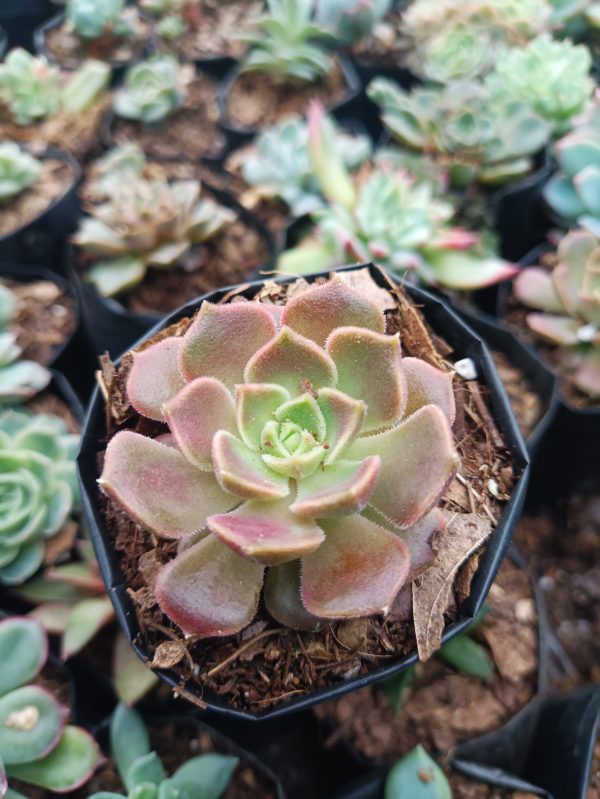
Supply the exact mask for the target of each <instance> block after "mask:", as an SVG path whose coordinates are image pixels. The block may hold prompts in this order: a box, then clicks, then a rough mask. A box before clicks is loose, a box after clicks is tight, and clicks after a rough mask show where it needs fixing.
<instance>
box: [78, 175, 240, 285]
mask: <svg viewBox="0 0 600 799" xmlns="http://www.w3.org/2000/svg"><path fill="white" fill-rule="evenodd" d="M127 177H128V179H127V180H125V181H123V182H122V184H121V185H120V186H118V187H116V188H115V191H114V192H113V193H112V194H111V196H110V197H109V198H108V200H107V201H106V202H104V203H102V204H100V205H94V206H91V207H90V209H89V211H90V216H88V217H86V218H84V219H83V221H82V222H81V224H80V226H79V230H78V231H77V233H76V234H75V236H74V237H73V242H74V243H75V244H76V245H77V246H78V247H81V249H82V250H83V251H84V252H85V253H86V254H88V255H90V256H92V257H98V258H99V259H100V260H96V261H95V262H94V263H93V264H92V266H90V268H89V269H88V270H87V273H86V274H87V279H88V280H89V281H90V282H91V283H93V284H94V285H95V286H96V288H97V289H98V291H99V292H100V293H101V294H104V295H105V296H109V297H112V296H114V295H116V294H119V293H121V292H123V291H126V290H127V289H129V288H132V287H133V286H135V285H137V284H138V283H140V282H141V281H142V280H143V279H144V276H145V274H146V271H147V269H148V268H149V267H155V268H157V269H168V268H169V267H175V266H176V265H177V264H178V263H181V260H182V259H183V258H184V257H185V255H186V254H187V252H188V251H189V250H190V248H191V247H192V246H193V245H195V244H200V243H201V242H203V241H207V240H208V239H210V238H212V237H213V236H216V235H217V234H218V233H220V232H221V230H222V229H223V227H224V226H225V225H227V224H228V223H230V222H232V221H233V220H234V219H235V218H236V215H235V213H234V212H233V211H231V210H230V209H229V208H225V207H223V206H221V205H218V204H217V203H215V202H213V201H212V200H211V199H208V198H205V199H200V191H201V186H200V183H199V182H198V181H196V180H181V181H175V182H173V183H167V182H166V181H165V180H162V179H155V180H144V179H143V178H139V179H137V180H136V179H135V178H134V177H133V176H132V175H128V176H127Z"/></svg>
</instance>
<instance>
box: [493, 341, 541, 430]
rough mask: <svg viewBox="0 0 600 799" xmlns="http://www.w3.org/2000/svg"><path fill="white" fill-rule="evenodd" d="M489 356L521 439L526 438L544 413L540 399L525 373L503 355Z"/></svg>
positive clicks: (500, 353)
mask: <svg viewBox="0 0 600 799" xmlns="http://www.w3.org/2000/svg"><path fill="white" fill-rule="evenodd" d="M491 355H492V358H493V359H494V363H495V365H496V369H497V370H498V374H499V375H500V379H501V380H502V384H503V385H504V388H505V389H506V393H507V394H508V398H509V400H510V404H511V407H512V409H513V411H514V414H515V417H516V419H517V423H518V425H519V429H520V431H521V433H522V434H523V438H528V437H529V436H530V435H531V433H532V432H533V429H534V428H535V426H536V424H537V423H538V422H539V420H540V418H541V416H542V414H543V412H544V407H543V405H542V399H541V397H540V395H539V394H536V392H535V391H534V390H533V389H532V387H531V383H530V382H529V380H528V379H527V376H526V374H525V372H524V371H523V370H522V369H519V367H518V366H514V365H513V364H512V363H511V362H510V360H509V359H508V358H507V357H506V355H504V353H502V352H497V351H495V350H492V351H491Z"/></svg>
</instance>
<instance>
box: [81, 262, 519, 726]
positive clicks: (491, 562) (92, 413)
mask: <svg viewBox="0 0 600 799" xmlns="http://www.w3.org/2000/svg"><path fill="white" fill-rule="evenodd" d="M359 268H363V267H361V266H353V267H346V268H345V270H344V271H354V270H356V269H359ZM369 269H370V271H371V274H372V277H373V279H374V280H375V281H376V282H377V283H378V284H379V285H381V286H386V285H389V284H388V283H387V279H386V277H385V275H384V273H383V272H382V271H381V270H379V269H377V268H375V267H374V266H373V265H369ZM328 274H329V273H320V274H314V275H311V276H309V277H308V278H307V279H308V280H309V281H313V280H315V279H316V278H318V277H325V276H327V275H328ZM292 280H294V278H293V277H292V278H279V279H278V280H277V282H281V283H289V282H291V281H292ZM261 286H262V282H255V283H253V284H250V285H245V286H244V290H243V291H242V293H241V294H242V296H246V297H249V298H251V297H253V296H254V295H255V294H256V293H257V291H258V290H259V289H260V288H261ZM231 288H232V287H226V288H223V289H219V290H217V291H215V292H213V293H212V294H209V295H206V296H205V297H203V298H199V299H198V300H195V301H194V302H192V303H189V304H188V305H185V306H183V307H182V308H180V309H179V310H178V311H176V312H175V313H173V314H171V316H169V317H168V318H166V319H164V320H163V321H162V322H160V323H159V324H158V325H157V326H156V327H155V328H154V329H153V330H152V331H151V335H155V334H156V333H158V332H159V331H160V330H162V329H163V328H165V327H166V326H168V325H170V324H173V323H174V322H176V321H178V320H179V319H182V318H186V317H190V316H192V315H193V313H194V312H195V311H196V310H197V309H198V307H199V306H200V304H201V302H202V300H204V299H209V300H211V301H212V302H218V301H219V300H221V299H222V298H223V297H226V296H227V295H228V293H229V292H230V291H231ZM406 288H407V292H408V293H409V296H410V297H411V298H412V299H413V300H415V301H416V302H417V303H418V305H419V307H420V308H421V310H422V312H423V314H424V316H425V318H426V319H427V321H428V322H429V324H430V325H431V326H432V328H433V330H434V331H436V330H437V331H439V332H442V331H443V336H444V339H445V340H446V341H447V342H448V343H449V344H450V346H451V347H453V350H454V355H453V357H455V358H457V359H458V358H465V357H469V358H471V359H473V361H474V363H475V364H476V368H477V371H478V374H479V375H480V380H481V382H482V383H484V384H486V385H487V386H488V387H489V390H490V395H491V402H492V408H493V413H494V417H495V419H496V420H497V424H498V426H499V429H500V430H501V432H502V434H503V435H504V438H505V441H506V444H507V447H508V448H509V450H510V452H511V454H512V457H513V463H514V467H515V471H516V474H517V475H519V477H518V479H517V482H516V484H515V488H514V491H513V494H512V497H511V499H510V500H509V502H508V503H507V506H506V508H505V510H504V513H503V514H502V516H501V518H500V520H499V522H498V524H497V526H496V529H495V530H494V532H493V534H492V536H491V537H490V539H489V541H488V544H487V547H486V548H485V551H484V553H483V554H482V556H481V560H480V564H479V568H478V570H477V573H476V574H475V577H474V579H473V583H472V586H471V595H470V597H469V598H468V599H467V600H466V601H465V602H464V604H463V605H462V606H461V607H460V608H459V612H458V617H457V620H456V621H455V622H454V623H452V624H451V625H450V626H448V627H447V628H446V630H445V632H444V636H443V641H447V640H449V639H450V638H452V637H453V636H455V635H457V634H458V633H459V632H462V631H463V630H464V629H466V627H468V626H469V624H470V623H471V622H472V621H473V619H474V617H475V616H476V615H477V613H478V611H479V610H480V609H481V606H482V605H483V602H484V600H485V597H486V595H487V592H488V591H489V588H490V586H491V584H492V582H493V580H494V577H495V575H496V572H497V570H498V568H499V566H500V563H501V561H502V558H503V557H504V554H505V551H506V548H507V547H508V544H509V542H510V538H511V535H512V531H513V528H514V526H515V524H516V522H517V520H518V518H519V515H520V512H521V508H522V504H523V500H524V497H525V491H526V485H527V478H528V465H529V464H528V458H527V453H526V450H525V445H524V443H523V440H522V438H521V435H520V433H519V430H518V428H517V425H516V422H515V420H514V417H513V416H512V412H511V410H510V406H509V403H508V399H507V397H506V395H505V393H504V389H503V388H502V385H501V383H500V380H499V378H498V375H497V373H496V370H495V367H494V365H493V361H492V359H491V356H490V355H489V352H488V351H487V348H486V346H485V344H484V343H483V341H482V340H481V339H480V338H479V337H478V336H477V335H476V334H475V333H474V332H473V331H471V330H470V328H468V327H467V326H466V325H465V323H464V322H463V321H462V320H461V319H460V318H459V317H458V316H457V314H456V313H455V312H454V311H452V310H451V309H450V308H449V307H448V306H447V305H446V304H445V303H443V302H442V301H441V300H439V299H437V298H435V297H433V296H432V295H430V294H428V293H427V292H425V291H422V290H421V289H417V288H414V287H411V286H407V287H406ZM105 436H106V419H105V411H104V402H103V398H102V396H101V395H100V393H99V391H98V390H96V391H95V393H94V396H93V398H92V401H91V403H90V406H89V409H88V416H87V419H86V424H85V430H84V435H83V438H82V446H81V450H80V453H79V457H78V468H79V478H80V482H81V486H82V496H83V503H84V509H85V514H86V518H87V521H88V525H89V529H90V534H91V538H92V541H93V543H94V548H95V551H96V556H97V558H98V562H99V564H100V569H101V571H102V575H103V578H104V581H105V583H106V586H107V590H108V593H109V595H110V597H111V599H112V601H113V604H114V606H115V611H116V614H117V618H118V619H119V622H120V623H121V625H122V627H123V629H124V631H125V633H126V635H127V636H128V638H129V639H130V641H131V642H132V646H133V647H134V649H135V650H136V652H137V653H138V655H139V656H140V657H141V658H142V659H144V660H146V661H148V659H149V658H148V652H147V649H146V647H145V645H144V642H143V634H142V633H141V630H140V627H139V624H138V622H137V619H136V614H135V609H134V606H133V603H132V600H131V597H130V596H129V594H128V590H127V585H126V583H125V580H124V578H123V575H122V572H121V570H120V567H119V566H118V563H117V559H116V557H115V554H114V551H113V547H112V543H111V541H110V539H109V535H108V532H107V530H106V527H105V524H104V521H103V519H102V516H101V513H100V509H99V505H98V487H97V483H96V478H97V475H98V472H97V457H98V454H99V453H100V452H102V451H103V449H104V446H105V444H104V441H105ZM416 660H417V654H416V652H415V653H413V654H412V655H410V656H407V657H404V658H401V659H400V660H399V661H397V662H396V663H394V664H392V665H388V666H383V667H381V668H378V669H374V670H373V671H372V672H371V673H369V674H367V675H363V676H361V677H357V678H355V679H352V680H348V681H347V682H345V683H342V684H339V685H335V686H333V687H330V688H327V689H323V690H320V691H317V692H315V693H313V694H309V695H307V696H302V697H299V698H296V699H292V700H290V701H289V702H287V703H285V704H280V705H278V706H275V707H273V708H271V709H270V710H267V711H265V712H264V713H262V714H260V715H259V714H254V713H250V712H246V711H242V710H234V709H232V708H231V707H229V706H228V705H226V704H225V702H224V701H223V699H222V698H220V697H219V696H216V695H214V694H213V693H211V692H210V691H208V690H206V691H201V689H200V688H199V687H198V686H197V685H194V684H191V683H190V684H188V685H187V686H186V688H187V690H188V691H189V692H190V693H191V694H194V695H196V696H198V697H199V698H201V699H202V701H204V702H206V703H207V705H208V707H209V708H210V709H211V710H214V711H215V712H218V713H224V714H227V715H229V716H230V717H236V718H244V719H248V720H256V719H259V718H266V717H271V718H274V717H277V716H282V715H286V714H288V713H290V712H292V711H294V710H299V709H300V708H306V707H310V706H311V705H314V704H316V703H318V702H322V701H325V700H327V699H331V698H334V697H336V696H341V695H342V694H344V693H347V692H348V691H351V690H355V689H358V688H361V687H363V686H365V685H368V684H370V683H372V682H376V681H377V680H380V679H383V678H385V677H391V676H392V675H394V674H397V673H399V672H400V671H402V670H404V669H405V668H407V667H408V666H410V665H412V664H413V663H415V662H416ZM157 674H158V675H159V676H160V677H161V678H162V679H163V680H165V681H166V682H167V683H169V684H170V685H172V686H173V688H176V687H177V686H178V684H179V680H178V677H177V674H176V673H175V672H174V671H172V670H167V669H160V670H157Z"/></svg>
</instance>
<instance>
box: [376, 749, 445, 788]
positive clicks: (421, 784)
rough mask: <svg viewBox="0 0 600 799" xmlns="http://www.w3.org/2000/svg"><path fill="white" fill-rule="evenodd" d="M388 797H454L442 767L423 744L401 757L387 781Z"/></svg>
mask: <svg viewBox="0 0 600 799" xmlns="http://www.w3.org/2000/svg"><path fill="white" fill-rule="evenodd" d="M385 797H386V799H404V797H406V799H408V797H410V799H452V789H451V788H450V784H449V783H448V780H447V779H446V776H445V774H444V772H443V771H442V769H441V768H440V767H439V766H438V764H437V763H436V762H435V760H432V758H430V757H429V755H428V754H427V752H426V751H425V750H424V749H423V747H422V746H421V744H419V745H418V746H416V747H415V748H414V749H413V750H412V752H409V753H408V754H407V755H405V756H404V757H403V758H401V759H400V760H399V761H398V762H397V763H396V764H395V765H394V766H393V767H392V769H391V771H390V773H389V774H388V777H387V780H386V782H385Z"/></svg>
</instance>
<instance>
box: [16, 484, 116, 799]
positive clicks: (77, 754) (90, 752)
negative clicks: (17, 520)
mask: <svg viewBox="0 0 600 799" xmlns="http://www.w3.org/2000/svg"><path fill="white" fill-rule="evenodd" d="M0 491H1V489H0ZM47 657H48V640H47V638H46V634H45V633H44V631H43V629H42V628H41V626H40V625H39V624H38V622H36V621H34V620H33V619H27V618H21V617H14V616H13V617H9V618H5V619H3V620H2V621H0V662H1V663H2V669H0V793H1V794H2V796H5V797H6V799H26V797H24V796H23V795H22V794H21V793H20V792H18V791H17V790H15V789H14V788H13V787H11V781H12V780H13V779H15V780H19V781H20V782H22V783H26V784H28V785H31V786H37V787H39V788H45V789H46V790H47V791H48V792H49V793H50V794H51V795H54V796H56V795H58V794H63V793H66V792H69V791H74V790H76V789H77V788H79V787H81V786H82V785H84V784H85V783H86V782H87V781H88V780H89V778H90V777H91V776H92V774H93V772H94V771H95V769H96V768H97V767H98V766H99V765H100V763H101V762H102V755H101V753H100V750H99V748H98V745H97V744H96V742H95V741H94V739H93V738H92V736H91V735H89V733H87V732H86V731H85V730H83V729H81V728H80V727H75V726H72V725H70V724H67V723H66V722H67V718H68V716H69V708H68V707H66V706H65V705H63V704H62V703H61V702H59V701H58V700H57V699H56V698H55V696H54V695H53V694H52V693H50V691H49V690H48V689H47V688H44V687H43V686H42V685H36V684H34V680H35V679H36V678H37V677H38V675H39V674H40V673H41V672H42V669H43V667H44V664H45V662H46V659H47ZM7 778H8V779H7ZM30 795H31V794H30Z"/></svg>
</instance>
